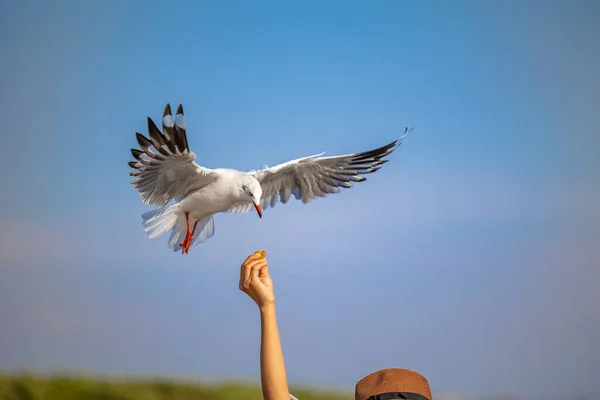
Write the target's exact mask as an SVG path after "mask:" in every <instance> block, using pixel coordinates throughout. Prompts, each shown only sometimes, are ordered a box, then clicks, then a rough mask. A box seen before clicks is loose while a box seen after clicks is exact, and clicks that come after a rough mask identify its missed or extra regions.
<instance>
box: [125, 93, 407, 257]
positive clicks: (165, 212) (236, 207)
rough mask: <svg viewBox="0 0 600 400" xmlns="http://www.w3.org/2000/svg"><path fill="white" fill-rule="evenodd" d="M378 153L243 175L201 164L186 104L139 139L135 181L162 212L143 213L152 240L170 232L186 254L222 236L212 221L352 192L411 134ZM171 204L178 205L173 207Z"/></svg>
mask: <svg viewBox="0 0 600 400" xmlns="http://www.w3.org/2000/svg"><path fill="white" fill-rule="evenodd" d="M408 132H409V130H405V131H404V134H403V135H402V136H401V137H400V138H398V139H397V140H395V141H393V142H391V143H389V144H387V145H385V146H382V147H379V148H377V149H373V150H369V151H365V152H361V153H354V154H346V155H339V156H330V157H323V154H325V153H324V152H323V153H320V154H315V155H312V156H308V157H302V158H298V159H295V160H291V161H288V162H285V163H282V164H279V165H276V166H274V167H271V168H267V167H265V168H263V169H259V170H254V171H248V172H242V171H238V170H235V169H229V168H216V169H209V168H206V167H203V166H201V165H198V164H197V163H196V162H195V160H196V155H195V154H194V153H193V152H191V151H190V148H189V145H188V140H187V135H186V128H185V123H184V117H183V107H182V106H181V105H179V107H178V108H177V113H176V115H175V118H173V116H172V114H171V106H170V105H169V104H167V106H166V107H165V110H164V113H163V118H162V132H161V131H160V130H159V129H158V127H157V126H156V124H155V123H154V122H153V121H152V119H151V118H150V117H148V133H149V138H147V137H146V136H144V135H142V134H141V133H136V138H137V142H138V143H139V145H140V149H131V154H132V155H133V157H134V158H135V161H130V162H129V166H130V167H131V168H133V171H131V172H130V173H129V175H131V176H133V177H134V179H133V180H132V181H131V182H130V183H131V184H132V185H133V187H134V188H135V189H136V190H137V191H138V192H139V193H140V195H141V198H142V201H143V202H144V204H146V205H153V206H157V207H159V208H157V209H155V210H152V211H149V212H146V213H144V214H142V220H143V221H142V224H143V226H144V230H145V232H146V233H147V235H148V237H149V238H150V239H151V240H154V239H159V238H160V237H162V236H163V235H164V234H165V233H166V232H168V231H171V236H170V238H169V247H170V248H172V249H173V251H179V250H181V253H182V254H184V253H185V254H187V253H188V251H189V249H190V247H191V246H192V245H197V244H198V243H201V242H203V241H205V240H207V239H209V238H210V237H212V236H213V235H214V233H215V227H214V221H213V216H214V215H215V214H217V213H221V212H230V213H246V212H248V211H250V210H252V208H254V209H255V210H256V212H257V213H258V216H259V217H260V218H262V212H263V210H264V209H267V208H269V207H274V206H275V204H276V203H277V200H278V199H279V200H280V201H281V202H282V203H284V204H285V203H287V202H288V200H289V199H290V195H292V194H293V195H294V197H295V198H296V199H297V200H302V202H303V203H304V204H306V203H309V202H310V201H311V200H313V199H315V198H317V197H326V196H327V195H329V194H331V193H338V192H339V191H340V188H351V187H352V182H363V181H365V180H366V178H365V177H364V176H362V175H365V174H370V173H373V172H375V171H377V170H378V169H379V168H381V165H382V164H384V163H386V162H387V161H389V160H384V159H383V158H384V157H385V156H387V155H389V154H391V153H392V152H393V151H394V150H395V149H396V148H397V147H398V146H399V145H400V143H401V140H402V139H403V138H404V137H405V136H406V135H407V133H408ZM171 200H175V201H176V203H174V204H172V205H167V204H168V203H169V202H170V201H171Z"/></svg>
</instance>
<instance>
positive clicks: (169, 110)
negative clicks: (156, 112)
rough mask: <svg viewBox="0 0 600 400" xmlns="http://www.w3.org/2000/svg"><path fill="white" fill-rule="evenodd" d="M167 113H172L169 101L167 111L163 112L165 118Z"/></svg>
mask: <svg viewBox="0 0 600 400" xmlns="http://www.w3.org/2000/svg"><path fill="white" fill-rule="evenodd" d="M167 115H171V105H170V104H169V103H167V105H166V107H165V111H164V112H163V118H164V117H166V116H167Z"/></svg>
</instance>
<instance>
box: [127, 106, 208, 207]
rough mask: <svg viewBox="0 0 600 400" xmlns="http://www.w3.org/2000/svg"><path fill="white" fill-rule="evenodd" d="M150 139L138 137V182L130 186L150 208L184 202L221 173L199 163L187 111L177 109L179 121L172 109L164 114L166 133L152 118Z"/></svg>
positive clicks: (133, 173) (134, 164)
mask: <svg viewBox="0 0 600 400" xmlns="http://www.w3.org/2000/svg"><path fill="white" fill-rule="evenodd" d="M148 133H149V136H150V139H148V138H147V137H145V136H144V135H142V134H141V133H136V138H137V141H138V143H139V145H140V148H141V150H138V149H131V154H132V155H133V157H134V158H135V159H136V161H130V162H129V166H130V167H131V168H133V171H131V172H130V173H129V175H131V176H134V177H135V178H134V179H133V180H132V181H131V182H130V183H131V184H132V185H133V187H135V189H137V190H138V191H139V192H140V195H141V196H142V201H143V202H144V203H145V204H147V205H156V206H159V207H163V206H165V205H167V204H168V203H169V202H170V201H171V200H173V199H175V200H176V201H181V199H183V198H184V197H185V196H186V195H187V194H189V193H191V192H193V191H195V190H198V189H200V188H202V187H204V186H206V185H208V184H209V183H211V182H212V181H214V180H215V179H216V178H217V172H216V171H215V170H212V169H208V168H204V167H201V166H200V165H198V164H196V163H195V161H194V160H195V159H196V155H195V154H194V153H192V152H191V151H190V149H189V146H188V141H187V135H186V129H185V123H184V118H183V107H182V106H181V105H179V107H178V108H177V113H176V118H175V121H174V120H173V116H172V115H171V106H170V105H169V104H167V106H166V107H165V111H164V113H163V119H162V132H161V131H159V130H158V128H157V126H156V124H155V123H154V121H152V119H151V118H150V117H148Z"/></svg>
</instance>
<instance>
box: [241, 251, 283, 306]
mask: <svg viewBox="0 0 600 400" xmlns="http://www.w3.org/2000/svg"><path fill="white" fill-rule="evenodd" d="M240 290H241V291H242V292H244V293H246V294H247V295H248V296H250V298H251V299H252V300H254V302H255V303H256V305H257V306H258V308H259V309H260V310H261V311H264V309H265V308H267V307H269V306H271V305H273V304H274V303H275V291H274V289H273V281H272V280H271V276H270V275H269V264H268V263H267V259H266V258H265V257H264V256H263V255H262V254H260V253H254V254H252V255H250V256H248V258H246V260H245V261H244V263H243V264H242V267H241V269H240Z"/></svg>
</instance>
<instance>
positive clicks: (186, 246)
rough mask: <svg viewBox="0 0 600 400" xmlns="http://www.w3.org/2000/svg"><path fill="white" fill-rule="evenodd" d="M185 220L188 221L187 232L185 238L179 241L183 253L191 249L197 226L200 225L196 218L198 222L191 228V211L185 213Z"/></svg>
mask: <svg viewBox="0 0 600 400" xmlns="http://www.w3.org/2000/svg"><path fill="white" fill-rule="evenodd" d="M185 222H187V233H186V234H185V238H183V240H182V241H181V243H179V245H180V246H181V254H183V253H185V254H187V253H188V251H189V250H190V246H191V245H192V242H193V241H194V232H196V226H197V225H198V220H196V222H195V223H194V229H191V226H190V213H189V212H186V213H185Z"/></svg>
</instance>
